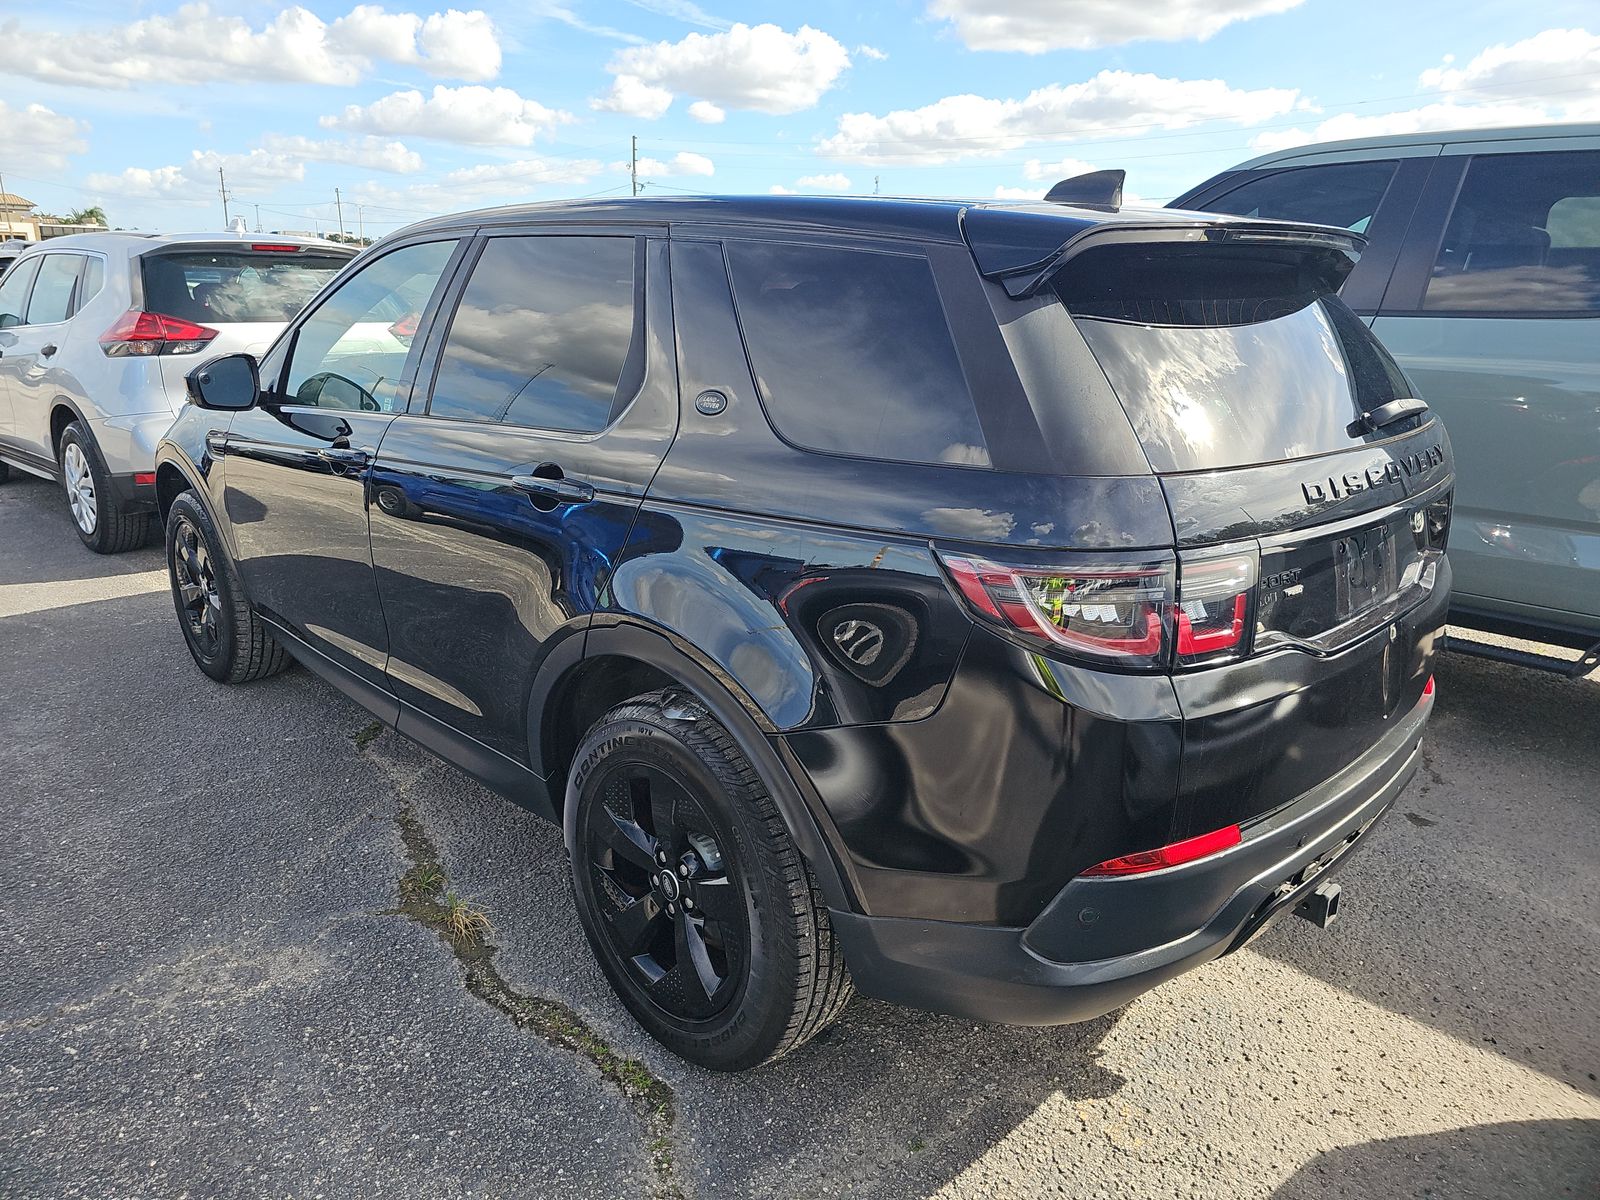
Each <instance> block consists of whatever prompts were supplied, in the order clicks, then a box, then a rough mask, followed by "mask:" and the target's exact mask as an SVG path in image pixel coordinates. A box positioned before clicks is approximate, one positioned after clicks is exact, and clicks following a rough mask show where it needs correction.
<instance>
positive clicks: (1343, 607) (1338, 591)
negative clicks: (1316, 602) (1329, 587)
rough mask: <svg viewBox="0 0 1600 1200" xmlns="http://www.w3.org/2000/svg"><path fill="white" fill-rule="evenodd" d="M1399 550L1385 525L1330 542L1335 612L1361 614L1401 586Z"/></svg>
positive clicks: (1344, 617)
mask: <svg viewBox="0 0 1600 1200" xmlns="http://www.w3.org/2000/svg"><path fill="white" fill-rule="evenodd" d="M1399 558H1400V556H1399V553H1398V547H1397V545H1396V542H1395V535H1394V530H1393V529H1391V528H1390V527H1388V526H1386V525H1382V526H1378V527H1377V528H1375V529H1366V530H1363V531H1362V532H1360V533H1355V534H1351V535H1350V536H1349V537H1342V538H1340V539H1339V540H1338V541H1336V542H1335V543H1334V545H1333V581H1334V614H1335V616H1336V617H1337V618H1338V619H1339V620H1340V621H1347V620H1349V619H1350V618H1351V617H1357V616H1360V615H1361V614H1362V613H1364V612H1366V611H1367V610H1368V609H1370V608H1374V607H1376V606H1377V605H1379V604H1381V603H1383V602H1384V601H1385V600H1387V599H1389V597H1391V596H1393V595H1394V594H1395V593H1396V592H1398V591H1399V590H1400V572H1399Z"/></svg>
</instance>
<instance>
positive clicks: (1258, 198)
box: [1206, 162, 1399, 233]
mask: <svg viewBox="0 0 1600 1200" xmlns="http://www.w3.org/2000/svg"><path fill="white" fill-rule="evenodd" d="M1398 165H1399V164H1398V163H1395V162H1359V163H1330V164H1329V165H1327V166H1322V167H1295V168H1293V169H1291V170H1287V171H1274V172H1273V173H1272V174H1270V175H1263V176H1260V177H1259V178H1256V179H1252V180H1250V181H1249V182H1248V183H1246V184H1244V185H1243V186H1241V187H1237V188H1235V189H1234V190H1233V191H1231V192H1228V193H1226V194H1225V195H1223V196H1222V197H1221V198H1220V199H1218V200H1213V201H1212V202H1211V203H1210V204H1207V205H1206V210H1207V211H1208V212H1219V213H1232V214H1234V215H1236V216H1241V217H1270V218H1272V219H1274V220H1280V221H1311V222H1313V223H1315V224H1318V225H1337V226H1340V227H1341V228H1344V229H1353V230H1355V231H1356V232H1357V233H1364V232H1365V231H1366V228H1367V223H1368V222H1369V221H1371V220H1372V214H1373V213H1375V212H1377V211H1378V204H1379V203H1380V202H1381V201H1382V200H1383V194H1384V193H1385V192H1386V191H1388V190H1389V181H1390V180H1392V179H1393V178H1394V173H1395V169H1396V167H1397V166H1398Z"/></svg>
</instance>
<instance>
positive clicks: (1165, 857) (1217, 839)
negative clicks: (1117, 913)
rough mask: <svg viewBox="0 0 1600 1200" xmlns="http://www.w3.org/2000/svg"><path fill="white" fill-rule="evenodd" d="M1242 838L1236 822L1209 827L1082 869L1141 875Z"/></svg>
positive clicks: (1094, 873) (1094, 872)
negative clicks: (1221, 826)
mask: <svg viewBox="0 0 1600 1200" xmlns="http://www.w3.org/2000/svg"><path fill="white" fill-rule="evenodd" d="M1242 839H1243V834H1241V833H1240V832H1239V827H1238V826H1237V825H1227V826H1224V827H1223V828H1221V829H1213V830H1212V831H1211V832H1210V833H1202V834H1201V835H1200V836H1199V837H1192V838H1185V839H1184V840H1183V841H1181V842H1173V843H1172V844H1171V845H1169V846H1161V847H1158V848H1157V849H1155V850H1141V851H1139V852H1138V853H1136V854H1124V855H1122V856H1121V857H1120V858H1108V859H1106V861H1105V862H1103V863H1097V864H1096V865H1094V866H1092V867H1090V868H1089V869H1088V870H1087V871H1084V872H1083V874H1084V875H1090V876H1106V875H1143V874H1144V873H1145V872H1146V871H1162V870H1165V869H1166V868H1167V867H1176V866H1178V865H1179V864H1181V863H1186V862H1194V861H1195V860H1196V859H1200V858H1207V857H1209V856H1210V855H1213V854H1216V853H1218V852H1220V851H1223V850H1227V849H1228V848H1229V847H1232V846H1237V845H1238V844H1239V842H1240V841H1241V840H1242Z"/></svg>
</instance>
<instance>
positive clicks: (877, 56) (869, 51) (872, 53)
mask: <svg viewBox="0 0 1600 1200" xmlns="http://www.w3.org/2000/svg"><path fill="white" fill-rule="evenodd" d="M851 53H852V54H856V55H859V56H860V57H862V58H868V59H871V60H872V61H873V62H882V61H883V60H884V59H886V58H888V57H889V56H888V55H887V54H885V53H884V52H883V51H882V50H879V49H878V48H877V47H876V46H868V45H867V44H866V43H864V42H863V43H862V44H861V45H859V46H857V47H856V48H855V49H854V50H852V51H851Z"/></svg>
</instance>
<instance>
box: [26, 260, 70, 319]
mask: <svg viewBox="0 0 1600 1200" xmlns="http://www.w3.org/2000/svg"><path fill="white" fill-rule="evenodd" d="M82 266H83V256H82V255H79V254H46V255H45V256H44V262H43V263H42V264H41V265H40V267H39V278H38V279H37V280H36V281H35V282H34V285H33V296H32V297H31V298H30V299H29V300H28V322H27V323H28V324H29V325H48V324H51V323H52V322H55V321H65V320H66V319H67V317H68V316H70V315H71V313H72V289H73V288H74V287H76V286H77V285H78V271H79V269H80V268H81V267H82Z"/></svg>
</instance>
